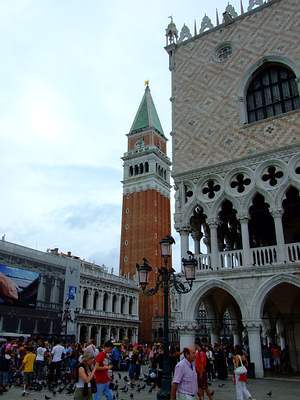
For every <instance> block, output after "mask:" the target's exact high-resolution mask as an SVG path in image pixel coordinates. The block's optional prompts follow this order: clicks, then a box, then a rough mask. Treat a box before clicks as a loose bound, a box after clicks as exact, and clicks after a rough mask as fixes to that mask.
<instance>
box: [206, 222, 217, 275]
mask: <svg viewBox="0 0 300 400" xmlns="http://www.w3.org/2000/svg"><path fill="white" fill-rule="evenodd" d="M208 225H209V229H210V248H211V253H210V257H211V266H212V268H213V269H214V270H217V269H219V250H218V232H217V228H218V224H217V222H216V221H215V220H210V221H208Z"/></svg>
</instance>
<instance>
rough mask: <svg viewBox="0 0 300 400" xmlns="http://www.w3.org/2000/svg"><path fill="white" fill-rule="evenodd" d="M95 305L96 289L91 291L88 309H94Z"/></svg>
mask: <svg viewBox="0 0 300 400" xmlns="http://www.w3.org/2000/svg"><path fill="white" fill-rule="evenodd" d="M93 303H94V289H89V297H88V307H87V308H88V309H89V310H92V309H93Z"/></svg>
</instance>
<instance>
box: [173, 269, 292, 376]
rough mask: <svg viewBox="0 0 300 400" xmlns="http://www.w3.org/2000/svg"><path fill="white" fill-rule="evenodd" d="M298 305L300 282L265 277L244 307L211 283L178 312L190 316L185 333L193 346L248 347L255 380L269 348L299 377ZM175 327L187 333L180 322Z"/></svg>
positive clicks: (227, 289)
mask: <svg viewBox="0 0 300 400" xmlns="http://www.w3.org/2000/svg"><path fill="white" fill-rule="evenodd" d="M283 299H284V301H282V300H283ZM299 301H300V277H299V276H295V275H292V274H285V273H280V274H278V275H274V276H273V277H271V278H267V280H265V281H264V282H263V283H262V284H261V285H259V286H258V288H257V289H256V291H255V293H254V296H253V298H252V301H251V302H250V303H247V304H246V302H245V301H244V300H243V299H242V298H241V297H240V294H239V292H238V291H237V290H236V289H235V288H234V287H233V286H231V285H230V284H228V283H224V281H222V280H221V279H210V280H208V281H206V282H205V283H204V284H200V285H199V287H198V288H197V289H196V290H194V291H193V294H192V296H191V297H190V298H189V301H188V302H187V303H186V305H185V307H184V309H183V310H182V311H183V320H185V321H187V320H189V319H190V317H191V315H192V316H193V317H194V319H193V321H196V323H194V322H192V321H191V324H190V326H189V329H190V330H191V331H192V332H193V334H194V336H193V340H194V341H196V342H197V341H198V342H199V341H200V342H202V343H211V344H215V343H225V344H232V345H241V344H244V345H249V346H250V356H251V358H252V361H255V364H256V366H257V375H258V376H259V375H260V371H259V365H260V364H261V366H262V368H264V367H266V366H265V365H264V364H263V359H262V349H263V348H264V347H265V346H267V345H270V344H276V345H278V346H279V347H280V348H281V350H282V351H285V352H286V354H287V359H288V368H289V370H290V371H293V372H300V354H299V346H300V339H299V337H300V336H299V334H300V313H299V310H298V304H299ZM185 324H186V323H185ZM178 327H179V329H181V330H186V329H187V326H186V325H185V326H180V323H179V326H178ZM259 357H260V360H259Z"/></svg>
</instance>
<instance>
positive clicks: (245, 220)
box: [238, 215, 249, 224]
mask: <svg viewBox="0 0 300 400" xmlns="http://www.w3.org/2000/svg"><path fill="white" fill-rule="evenodd" d="M238 219H239V221H240V223H241V224H248V222H249V215H239V216H238Z"/></svg>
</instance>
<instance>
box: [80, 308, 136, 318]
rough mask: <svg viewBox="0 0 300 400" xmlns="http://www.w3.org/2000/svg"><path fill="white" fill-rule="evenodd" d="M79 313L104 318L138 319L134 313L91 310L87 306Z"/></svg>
mask: <svg viewBox="0 0 300 400" xmlns="http://www.w3.org/2000/svg"><path fill="white" fill-rule="evenodd" d="M79 315H91V316H94V317H98V318H100V317H103V318H114V319H130V320H138V316H137V315H132V314H118V313H113V312H110V311H100V310H89V309H86V308H81V309H80V311H79Z"/></svg>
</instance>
